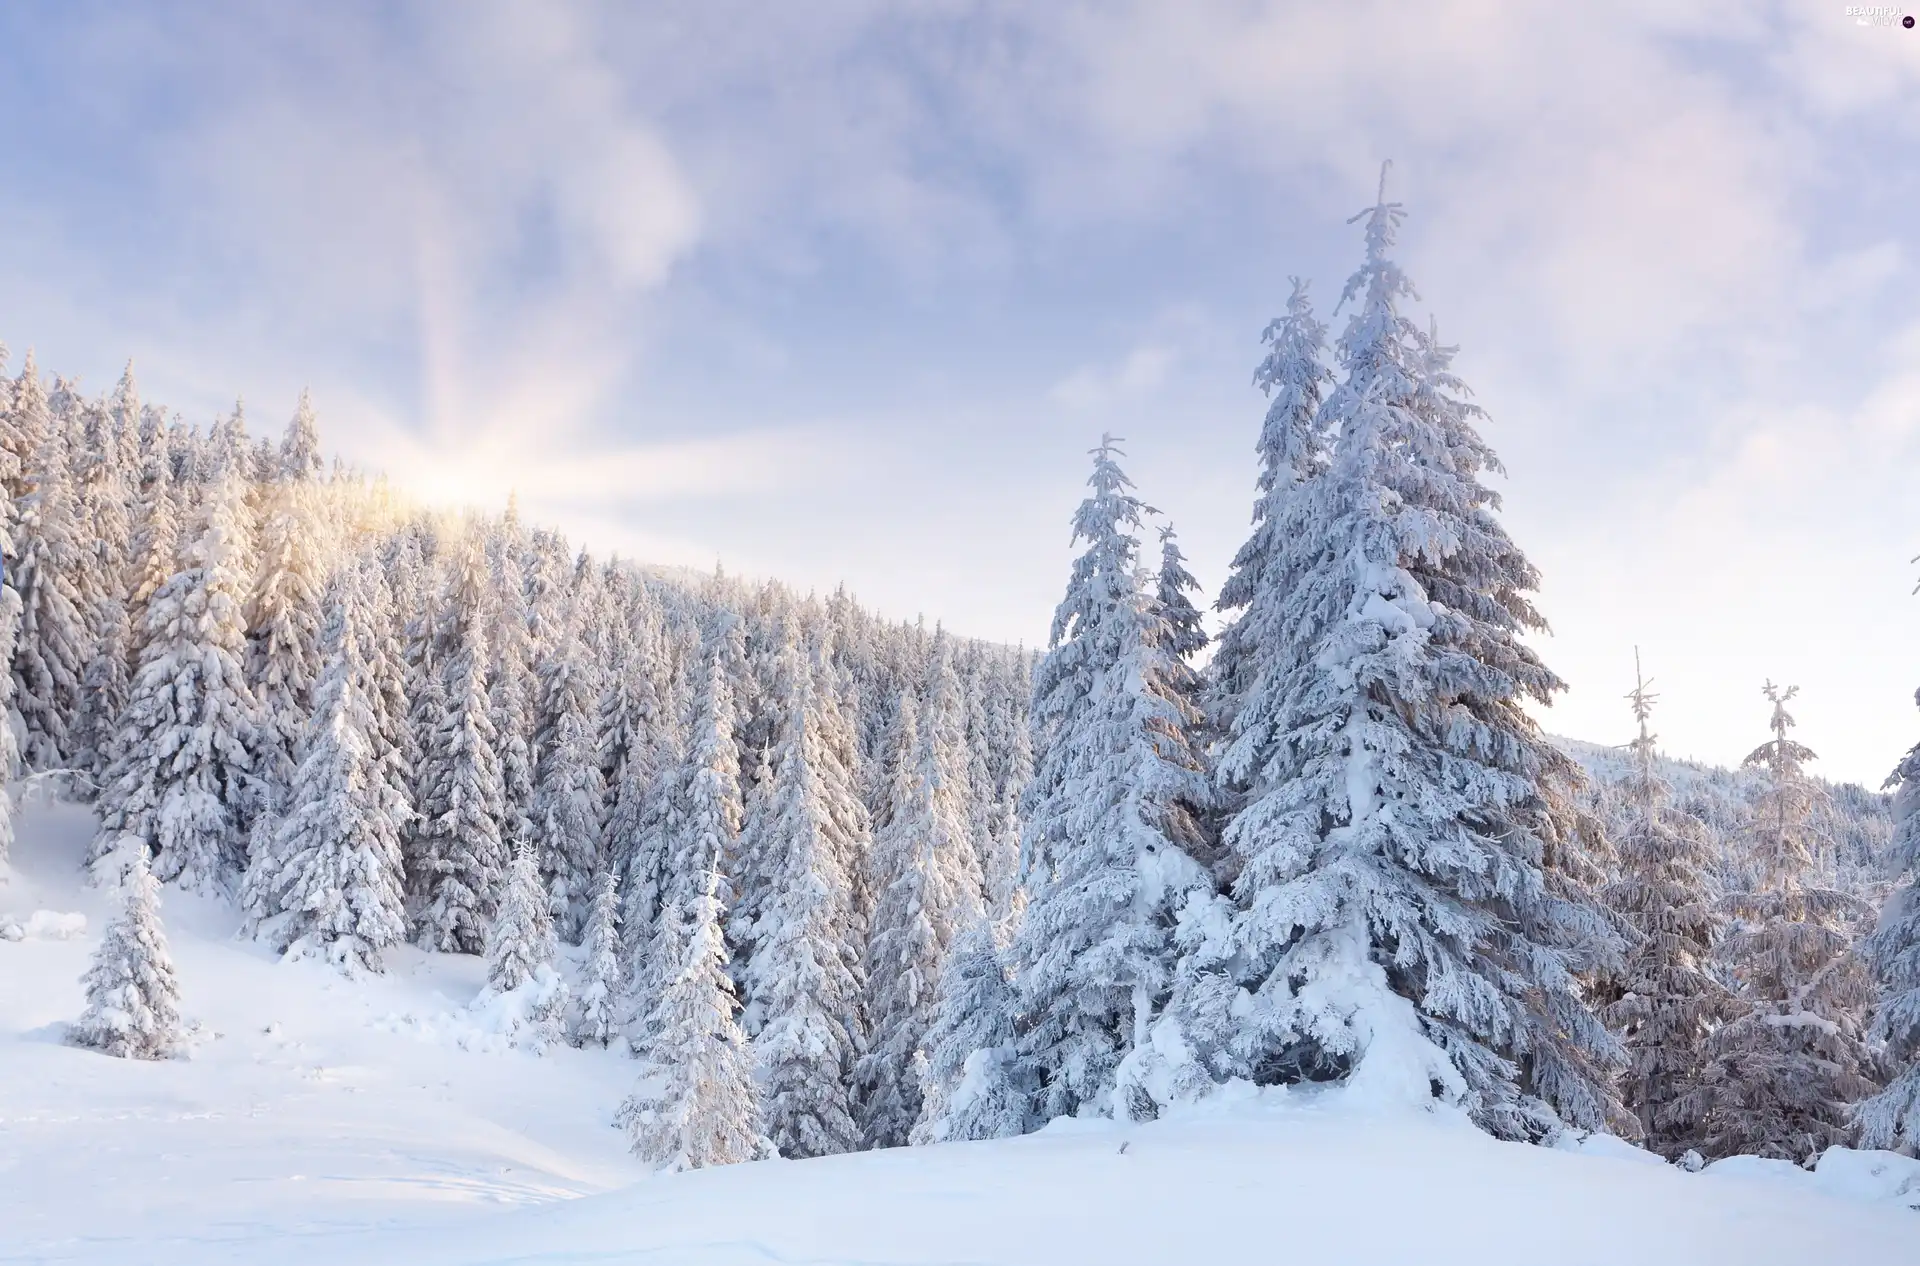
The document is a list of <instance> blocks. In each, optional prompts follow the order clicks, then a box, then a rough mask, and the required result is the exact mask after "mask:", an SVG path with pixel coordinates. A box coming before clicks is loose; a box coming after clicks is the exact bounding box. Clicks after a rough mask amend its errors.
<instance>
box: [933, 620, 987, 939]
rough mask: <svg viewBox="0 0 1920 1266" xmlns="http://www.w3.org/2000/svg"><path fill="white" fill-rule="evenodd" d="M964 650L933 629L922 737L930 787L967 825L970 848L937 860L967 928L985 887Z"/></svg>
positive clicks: (948, 852)
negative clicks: (962, 659)
mask: <svg viewBox="0 0 1920 1266" xmlns="http://www.w3.org/2000/svg"><path fill="white" fill-rule="evenodd" d="M961 650H962V648H961V647H960V646H959V645H958V644H957V643H956V642H955V640H954V638H953V636H952V635H951V634H950V633H948V632H947V631H946V629H945V628H935V629H934V633H933V646H932V648H931V650H930V651H929V653H928V656H927V667H926V686H925V690H924V691H923V693H922V697H921V707H920V737H921V742H922V744H923V746H924V756H923V762H924V769H925V776H926V778H927V780H928V786H930V787H934V788H936V789H937V790H938V792H939V793H940V797H941V798H942V799H944V800H946V801H947V802H949V803H950V804H952V806H953V807H954V810H955V811H956V812H957V813H958V814H959V815H960V816H961V819H962V820H963V821H964V822H965V823H966V829H967V847H966V848H964V849H961V848H954V849H948V848H944V847H943V848H941V849H940V851H939V853H938V854H937V856H938V857H939V859H940V862H941V865H942V866H943V867H944V868H945V869H946V871H947V873H948V876H949V880H948V882H949V883H950V884H951V885H952V887H953V890H954V891H955V892H956V893H958V894H959V895H960V900H961V902H962V907H963V910H964V915H963V917H962V919H961V921H960V922H959V923H958V924H957V925H956V931H957V930H958V928H959V927H964V926H966V925H968V924H970V923H972V921H973V919H974V918H975V917H976V916H977V915H978V914H979V913H981V912H982V911H983V910H984V909H985V902H986V893H987V883H986V875H985V874H984V873H983V871H982V870H981V860H980V858H981V845H980V836H979V832H978V830H977V820H976V816H975V814H974V808H973V806H974V803H975V799H976V798H975V795H974V787H973V760H972V756H971V753H970V751H969V745H968V743H967V683H966V681H965V679H963V678H962V676H961V675H960V671H959V659H960V654H961Z"/></svg>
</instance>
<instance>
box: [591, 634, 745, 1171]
mask: <svg viewBox="0 0 1920 1266" xmlns="http://www.w3.org/2000/svg"><path fill="white" fill-rule="evenodd" d="M716 666H717V665H716ZM722 688H723V689H724V687H722ZM719 886H720V877H719V875H718V874H717V873H715V872H714V871H711V870H709V871H707V872H706V874H705V875H704V876H701V877H700V878H698V879H696V880H695V881H694V883H693V884H688V885H685V887H693V888H695V893H694V896H693V897H692V899H691V900H690V901H684V899H676V900H675V901H673V902H672V903H670V904H669V905H668V906H667V908H666V909H665V910H664V911H663V912H662V915H661V936H660V952H661V957H662V962H663V963H664V964H665V965H666V966H667V969H668V975H667V979H666V981H665V983H664V985H663V987H662V988H661V990H660V995H659V1001H658V1002H657V1003H655V1005H654V1007H653V1009H652V1011H651V1013H650V1014H649V1016H648V1019H647V1024H646V1029H647V1031H648V1034H649V1039H648V1042H647V1045H646V1048H645V1049H644V1050H643V1051H641V1052H640V1056H641V1059H642V1061H643V1064H642V1070H641V1074H640V1079H639V1082H638V1084H637V1085H635V1087H634V1089H633V1093H632V1094H630V1095H629V1096H627V1099H626V1101H625V1102H624V1103H622V1104H621V1105H620V1115H619V1119H620V1123H621V1124H622V1125H623V1126H624V1127H625V1128H626V1131H627V1137H628V1140H629V1142H630V1144H631V1146H632V1148H633V1153H634V1155H636V1156H638V1157H639V1158H640V1159H641V1160H643V1161H646V1162H647V1163H648V1164H651V1165H655V1166H658V1167H660V1168H663V1169H667V1170H683V1169H704V1168H707V1167H709V1166H713V1165H732V1164H737V1163H738V1162H740V1161H749V1160H758V1159H760V1158H761V1157H764V1156H767V1155H769V1154H770V1153H771V1152H772V1147H771V1145H770V1144H769V1143H768V1141H767V1139H766V1137H765V1134H764V1132H763V1130H762V1128H761V1120H760V1104H759V1096H758V1092H757V1090H756V1087H755V1085H754V1080H753V1060H752V1055H751V1053H750V1052H749V1050H748V1048H747V1039H746V1035H745V1034H744V1033H742V1032H741V1031H740V1026H739V1024H738V1023H736V1022H735V1019H734V1016H735V1013H736V1012H737V1011H738V1009H739V1003H738V1001H737V1000H736V999H735V997H734V992H733V982H732V981H730V980H728V979H727V973H726V946H725V945H724V944H723V942H722V938H721V933H720V920H721V917H722V912H721V909H720V898H719V895H718V894H719ZM683 902H684V903H683Z"/></svg>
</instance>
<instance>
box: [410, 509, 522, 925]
mask: <svg viewBox="0 0 1920 1266" xmlns="http://www.w3.org/2000/svg"><path fill="white" fill-rule="evenodd" d="M436 549H437V538H436V535H435V534H434V532H433V531H432V530H431V527H430V525H429V524H427V523H424V522H421V521H415V522H414V523H411V524H409V525H408V526H407V527H406V528H405V529H404V530H403V531H401V532H400V533H399V534H398V535H396V536H395V537H394V539H393V542H392V543H391V544H390V545H389V546H388V548H387V550H386V569H387V577H388V581H389V588H390V589H391V591H392V594H393V604H394V610H395V612H396V614H397V615H398V616H399V618H400V619H401V620H402V621H403V626H402V633H401V639H400V647H401V664H402V669H403V675H402V680H403V683H404V687H405V690H404V693H405V696H406V713H405V724H404V725H403V726H402V727H401V731H400V732H401V735H402V738H403V740H404V744H405V746H404V748H403V753H402V754H403V756H404V758H405V762H406V766H407V769H408V770H409V771H410V774H409V781H408V793H409V795H410V797H411V799H412V802H413V806H414V810H415V812H414V816H413V818H412V819H411V820H410V821H409V822H408V824H407V826H406V828H405V829H404V830H402V831H401V833H400V849H401V854H402V856H404V857H405V859H406V863H407V897H408V909H409V910H412V909H414V908H415V907H416V906H417V905H418V904H419V903H421V902H422V901H424V900H425V894H426V892H427V890H428V889H429V888H430V887H431V881H432V868H431V867H430V866H429V864H428V863H429V860H430V859H429V855H428V849H427V830H428V821H427V816H426V815H427V807H428V806H429V805H430V804H432V803H433V801H434V787H433V780H434V779H435V778H436V777H437V776H438V775H439V774H440V772H441V770H442V769H443V767H444V762H429V761H428V759H427V754H428V752H430V751H432V750H433V749H434V745H435V742H434V733H435V730H436V729H437V728H438V726H439V724H440V719H441V717H442V715H443V714H444V713H445V712H446V692H445V688H444V684H443V683H442V681H441V679H440V660H439V657H438V656H437V654H436V647H435V636H436V634H437V632H438V628H439V619H438V617H437V614H436V612H435V603H436V600H437V599H436V593H435V589H436V581H435V575H434V567H435V561H434V555H435V551H436ZM503 795H504V792H503Z"/></svg>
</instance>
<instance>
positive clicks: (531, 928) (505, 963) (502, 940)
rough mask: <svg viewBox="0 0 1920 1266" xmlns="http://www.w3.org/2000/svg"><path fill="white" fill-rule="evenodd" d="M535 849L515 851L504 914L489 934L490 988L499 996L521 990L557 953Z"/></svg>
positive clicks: (502, 907) (504, 895)
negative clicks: (499, 994) (534, 853)
mask: <svg viewBox="0 0 1920 1266" xmlns="http://www.w3.org/2000/svg"><path fill="white" fill-rule="evenodd" d="M539 865H540V864H539V862H538V861H537V860H536V859H535V858H534V856H533V850H532V849H528V848H521V849H516V850H514V854H513V864H512V865H511V866H510V867H509V868H508V872H507V882H506V884H505V886H504V888H503V890H502V893H501V897H500V912H499V914H498V915H496V916H495V917H494V920H493V927H492V928H491V929H489V930H488V933H487V951H486V957H487V988H489V989H491V990H493V991H494V992H496V993H507V992H508V991H510V990H514V989H518V988H519V987H520V986H521V985H524V984H525V983H526V982H527V981H528V980H530V979H532V977H533V974H534V972H535V971H537V970H538V969H539V968H541V967H548V966H551V965H552V964H553V959H554V955H555V953H556V952H557V951H556V948H555V943H554V935H553V918H552V916H551V915H549V914H548V913H547V902H546V894H545V887H544V885H542V884H541V882H540V876H539Z"/></svg>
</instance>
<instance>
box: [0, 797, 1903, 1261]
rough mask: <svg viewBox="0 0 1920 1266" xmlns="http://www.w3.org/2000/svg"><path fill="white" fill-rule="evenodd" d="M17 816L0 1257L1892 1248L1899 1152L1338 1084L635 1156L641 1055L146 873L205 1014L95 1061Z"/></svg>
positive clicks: (800, 1256)
mask: <svg viewBox="0 0 1920 1266" xmlns="http://www.w3.org/2000/svg"><path fill="white" fill-rule="evenodd" d="M21 828H22V829H21V831H20V838H19V841H18V843H17V844H16V845H15V849H14V856H13V862H14V873H13V875H12V878H11V880H10V882H5V883H0V922H4V921H5V920H7V919H8V918H11V919H12V920H13V921H14V922H15V923H21V924H24V923H25V922H26V921H27V919H28V918H29V917H30V916H31V915H32V914H33V913H34V912H36V911H42V910H46V911H52V912H54V913H56V914H78V915H83V916H85V918H86V924H85V930H84V931H82V932H80V933H79V934H78V935H77V936H75V937H74V938H73V939H65V940H62V939H42V938H34V939H27V940H21V941H0V1263H16V1262H36V1263H37V1262H126V1263H147V1264H152V1266H176V1264H178V1266H186V1264H188V1263H191V1264H192V1266H218V1264H221V1263H249V1264H252V1263H261V1262H267V1263H272V1266H306V1264H309V1263H313V1264H319V1263H345V1262H352V1263H365V1264H367V1266H384V1264H386V1263H394V1264H396V1266H397V1264H399V1263H407V1264H408V1266H439V1264H452V1263H474V1264H478V1263H499V1264H503V1266H504V1264H505V1263H515V1264H516V1266H559V1264H561V1263H672V1264H675V1266H682V1264H684V1266H721V1264H727V1266H732V1264H735V1263H738V1264H740V1266H747V1264H754V1266H764V1264H767V1263H809V1264H814V1266H827V1264H842V1263H845V1264H854V1263H858V1264H860V1266H875V1264H878V1263H903V1264H904V1263H924V1264H929V1266H931V1264H933V1263H971V1264H974V1266H1014V1264H1016V1263H1017V1264H1021V1266H1026V1264H1031V1266H1042V1264H1044V1266H1072V1264H1074V1263H1082V1262H1084V1263H1101V1264H1102V1266H1128V1264H1130V1263H1138V1264H1141V1266H1146V1264H1149V1263H1152V1264H1156V1266H1158V1264H1186V1263H1203V1262H1261V1261H1283V1260H1284V1261H1309V1262H1338V1263H1341V1264H1342V1266H1371V1264H1375V1263H1377V1264H1379V1266H1388V1264H1393V1266H1398V1264H1400V1263H1413V1262H1419V1263H1422V1266H1454V1264H1456V1263H1458V1264H1460V1266H1468V1264H1471V1266H1508V1264H1511V1266H1539V1264H1541V1263H1553V1264H1554V1266H1589V1264H1590V1266H1602V1264H1611V1263H1621V1264H1623V1266H1624V1264H1626V1263H1634V1264H1635V1266H1639V1264H1642V1263H1644V1264H1646V1266H1662V1264H1664V1263H1673V1264H1674V1266H1679V1264H1681V1263H1686V1264H1687V1266H1701V1264H1708V1266H1710V1264H1712V1263H1730V1264H1731V1263H1740V1264H1741V1266H1766V1264H1768V1263H1794V1264H1795V1266H1802V1264H1804V1263H1809V1262H1827V1261H1831V1262H1841V1261H1845V1262H1859V1263H1863V1264H1871V1266H1886V1264H1896V1266H1898V1264H1904V1263H1920V1222H1916V1221H1915V1218H1916V1214H1915V1213H1914V1212H1911V1211H1909V1208H1908V1205H1909V1204H1911V1203H1913V1202H1914V1201H1915V1195H1914V1192H1915V1191H1916V1190H1920V1177H1916V1174H1920V1163H1917V1162H1914V1161H1911V1160H1908V1159H1906V1158H1903V1157H1899V1156H1893V1155H1891V1154H1889V1153H1874V1152H1855V1153H1847V1152H1834V1153H1830V1154H1829V1155H1828V1156H1827V1157H1826V1158H1823V1161H1822V1164H1821V1166H1820V1169H1819V1172H1818V1173H1811V1174H1810V1173H1806V1172H1805V1171H1797V1170H1792V1168H1791V1167H1789V1166H1782V1167H1779V1169H1780V1170H1784V1171H1787V1172H1777V1171H1776V1170H1775V1169H1774V1168H1772V1167H1768V1166H1766V1165H1764V1164H1761V1165H1755V1164H1752V1163H1748V1164H1746V1165H1744V1166H1743V1165H1742V1164H1741V1163H1739V1162H1731V1163H1730V1162H1722V1163H1721V1164H1720V1165H1716V1166H1713V1167H1711V1168H1710V1169H1709V1170H1708V1171H1707V1172H1706V1173H1703V1174H1697V1175H1695V1174H1686V1173H1683V1172H1681V1171H1679V1170H1678V1169H1676V1168H1674V1167H1671V1166H1667V1165H1663V1164H1660V1163H1658V1162H1657V1161H1654V1160H1652V1159H1651V1158H1649V1157H1647V1156H1646V1155H1645V1154H1644V1153H1639V1152H1637V1151H1635V1149H1632V1148H1629V1147H1627V1146H1626V1145H1625V1144H1622V1143H1619V1142H1618V1141H1617V1140H1606V1139H1588V1140H1585V1141H1583V1142H1580V1143H1577V1144H1570V1145H1568V1146H1566V1147H1562V1148H1559V1149H1548V1148H1538V1147H1528V1146H1524V1145H1521V1144H1513V1143H1502V1142H1498V1141H1496V1140H1494V1139H1491V1138H1489V1137H1487V1136H1485V1135H1483V1134H1481V1133H1479V1132H1477V1131H1475V1130H1474V1129H1472V1128H1471V1127H1470V1126H1468V1125H1466V1124H1465V1123H1464V1122H1463V1121H1461V1120H1460V1119H1458V1118H1457V1117H1454V1116H1452V1115H1450V1114H1447V1115H1432V1114H1410V1113H1407V1112H1405V1111H1404V1110H1389V1109H1385V1108H1380V1109H1376V1110H1371V1111H1369V1110H1364V1109H1363V1108H1361V1107H1360V1106H1358V1105H1356V1104H1355V1103H1353V1102H1351V1101H1350V1099H1349V1097H1347V1096H1343V1095H1341V1094H1339V1093H1337V1092H1336V1093H1323V1094H1317V1095H1315V1094H1287V1093H1275V1092H1266V1093H1254V1092H1252V1091H1251V1090H1250V1088H1249V1089H1248V1090H1246V1091H1245V1092H1243V1093H1238V1094H1233V1093H1228V1094H1223V1095H1222V1096H1220V1097H1219V1098H1217V1099H1215V1100H1214V1101H1212V1102H1210V1103H1208V1104H1205V1105H1202V1106H1201V1107H1199V1108H1196V1109H1193V1110H1191V1111H1189V1112H1186V1113H1184V1114H1182V1115H1180V1116H1178V1117H1175V1118H1172V1119H1167V1120H1162V1121H1158V1122H1155V1123H1152V1124H1149V1125H1126V1124H1116V1123H1110V1122H1090V1121H1062V1122H1056V1123H1055V1124H1054V1125H1053V1126H1051V1127H1049V1128H1048V1129H1047V1130H1044V1131H1042V1132H1041V1133H1039V1134H1037V1135H1033V1136H1030V1137H1027V1138H1021V1139H1011V1140H1006V1141H1002V1142H992V1143H958V1144H943V1145H939V1146H935V1147H917V1148H907V1149H899V1150H892V1151H885V1152H870V1153H864V1154H859V1155H852V1156H839V1157H831V1158H827V1159H823V1160H808V1161H768V1162H761V1163H756V1164H746V1165H734V1166H728V1167H725V1168H720V1169H710V1170H700V1171H694V1172H690V1173H683V1174H676V1175H670V1176H649V1175H648V1174H647V1173H646V1171H645V1170H644V1168H643V1167H642V1166H640V1165H639V1164H638V1163H637V1162H635V1161H634V1160H633V1159H632V1158H630V1157H629V1156H628V1155H627V1154H626V1150H625V1138H624V1136H623V1135H622V1134H621V1133H620V1132H619V1131H617V1130H615V1129H614V1128H613V1127H612V1124H611V1121H612V1116H613V1112H614V1109H615V1108H616V1106H617V1105H618V1104H619V1102H620V1099H621V1097H622V1096H623V1095H624V1094H625V1093H626V1091H627V1090H628V1089H629V1087H630V1084H631V1082H632V1080H633V1078H634V1076H635V1074H636V1071H637V1066H636V1065H635V1064H634V1063H633V1062H632V1061H631V1060H629V1059H627V1058H626V1057H625V1056H624V1055H621V1054H617V1053H612V1052H602V1051H597V1050H594V1051H575V1050H572V1049H570V1048H567V1047H555V1048H553V1049H550V1050H549V1051H547V1052H546V1053H545V1054H544V1055H535V1054H532V1053H529V1052H526V1051H524V1050H518V1049H512V1048H507V1047H504V1046H502V1045H501V1044H498V1043H489V1042H484V1041H476V1040H475V1037H476V1031H475V1030H476V1025H475V1018H474V1017H473V1016H472V1015H471V1014H470V1013H468V1012H467V1007H468V1004H469V1003H470V1002H471V1001H472V1000H473V998H474V997H475V996H476V995H477V994H478V993H479V992H480V989H481V985H482V983H483V981H482V964H481V962H480V960H479V959H478V958H470V957H464V956H452V955H429V954H422V953H420V952H418V951H413V950H408V949H403V950H398V951H395V952H393V953H392V954H391V955H389V972H388V974H387V975H385V976H377V977H367V978H363V979H360V980H347V979H345V978H344V977H342V976H340V975H339V974H338V972H337V971H335V970H334V969H333V968H331V967H328V966H326V965H324V964H320V963H313V962H292V963H280V962H277V961H276V960H275V959H274V957H273V956H272V955H271V954H270V953H269V952H268V951H267V950H266V949H265V948H264V947H261V946H258V945H255V944H252V943H249V942H245V941H241V940H237V939H235V937H234V930H235V928H236V927H237V925H238V917H237V915H236V914H234V913H233V912H232V911H230V910H229V909H228V908H226V907H224V906H222V905H220V904H218V903H215V902H211V901H207V900H205V899H202V898H197V897H191V896H187V895H185V894H182V893H180V892H179V891H177V890H175V889H171V888H169V889H167V890H166V891H165V894H164V898H163V900H164V905H163V910H162V914H163V917H164V918H165V920H166V923H167V930H168V934H169V937H170V939H171V943H172V947H173V953H174V960H175V963H176V965H177V966H178V968H179V974H180V982H181V988H182V1005H183V1011H184V1014H185V1016H186V1018H187V1021H188V1023H189V1024H190V1025H193V1024H197V1025H198V1031H197V1033H196V1034H195V1035H194V1036H193V1037H192V1038H191V1039H190V1042H189V1047H190V1053H189V1057H187V1058H184V1059H177V1060H169V1061H162V1062H157V1063H146V1062H138V1061H130V1060H119V1059H113V1058H110V1057H108V1056H104V1055H101V1054H98V1053H97V1052H93V1051H88V1050H81V1049H77V1048H73V1047H69V1046H65V1045H63V1044H62V1043H61V1041H60V1037H61V1033H62V1030H63V1025H64V1024H65V1022H67V1021H70V1020H72V1019H74V1018H75V1017H77V1016H78V1015H79V1013H80V1010H81V1005H82V998H81V989H80V983H79V977H80V974H81V972H82V970H83V969H84V967H85V965H86V958H87V955H88V954H89V953H90V952H91V951H92V949H93V946H94V944H95V943H96V942H97V940H98V936H99V931H98V929H100V928H102V927H104V926H105V924H106V922H107V918H108V916H109V915H110V914H111V905H112V897H111V895H110V894H107V893H103V892H100V891H97V890H93V889H88V888H85V887H83V886H82V885H81V883H80V879H79V865H80V858H81V855H82V853H83V851H84V847H85V842H86V839H87V836H88V835H89V834H90V832H91V823H90V821H89V820H88V819H87V817H86V815H85V814H84V813H82V812H80V811H78V810H74V809H68V808H57V807H56V808H51V809H47V808H43V809H38V810H33V811H31V812H29V813H27V814H23V817H22V822H21ZM62 926H71V924H63V925H62ZM568 966H569V969H570V970H571V966H572V965H571V964H569V965H568ZM1743 1170H1744V1171H1751V1172H1743Z"/></svg>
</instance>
